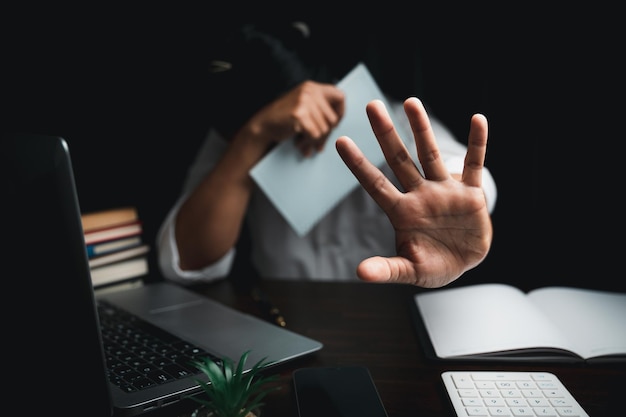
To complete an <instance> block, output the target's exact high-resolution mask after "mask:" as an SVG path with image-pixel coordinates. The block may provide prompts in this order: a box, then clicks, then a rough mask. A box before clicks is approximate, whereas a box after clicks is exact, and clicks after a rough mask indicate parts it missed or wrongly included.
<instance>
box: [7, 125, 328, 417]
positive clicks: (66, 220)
mask: <svg viewBox="0 0 626 417" xmlns="http://www.w3.org/2000/svg"><path fill="white" fill-rule="evenodd" d="M1 146H2V150H1V152H0V162H1V163H0V166H2V168H1V169H2V173H3V175H2V183H3V185H4V186H3V187H2V189H3V191H4V196H3V200H2V208H3V212H2V213H3V216H2V219H3V220H4V223H5V224H4V225H3V229H4V230H3V232H4V233H3V238H4V245H3V246H4V248H5V249H4V250H3V252H2V260H3V263H4V268H5V269H4V270H5V273H4V274H3V279H2V290H3V291H2V294H3V295H4V297H5V302H4V303H2V308H3V313H4V314H3V318H4V325H3V329H4V330H5V332H4V335H3V340H4V342H5V343H4V348H3V350H4V352H5V358H6V359H8V360H9V361H12V364H13V365H15V371H12V372H10V373H9V374H10V375H11V377H12V378H11V379H9V380H7V382H8V384H7V386H9V390H10V392H9V393H6V398H9V399H10V400H11V402H12V404H15V403H17V404H19V406H21V407H36V411H35V413H37V412H39V407H48V409H49V410H54V411H56V412H59V413H61V414H63V415H89V416H92V417H94V416H98V417H99V416H110V415H112V413H113V412H115V415H120V416H129V415H137V414H140V413H143V412H145V411H148V410H153V409H157V408H160V407H164V406H166V405H169V404H173V403H176V402H178V401H179V400H181V399H183V398H185V397H186V396H187V395H190V394H193V393H195V392H199V389H198V387H197V382H196V378H197V377H200V375H193V374H192V373H191V370H190V368H189V367H188V365H189V361H188V360H187V359H182V360H181V359H180V358H181V357H183V355H186V354H187V353H190V352H191V353H192V354H198V353H206V354H210V355H213V356H217V357H225V356H228V357H230V358H231V359H233V360H237V359H238V357H239V356H240V355H241V354H242V353H243V352H244V351H246V350H251V354H250V356H249V357H248V363H247V365H248V366H252V365H253V364H254V363H256V362H257V361H258V360H260V359H261V358H265V357H267V359H268V360H269V361H271V362H273V365H274V366H275V365H279V364H282V363H284V362H286V361H290V360H293V359H295V358H298V357H301V356H303V355H307V354H310V353H313V352H315V351H317V350H319V349H321V348H322V344H321V343H320V342H318V341H316V340H313V339H310V338H307V337H305V336H303V335H300V334H296V333H293V332H291V331H289V330H287V329H285V328H281V327H279V326H276V325H273V324H270V323H269V322H266V321H264V320H261V319H259V318H256V317H254V316H250V315H247V314H243V313H241V312H239V311H237V310H234V309H232V308H229V307H227V306H224V305H222V304H219V303H217V302H215V301H213V300H211V299H209V298H207V297H204V296H202V295H200V294H197V293H195V292H193V291H191V290H188V289H185V288H182V287H180V286H177V285H172V284H168V283H166V282H163V281H159V282H155V283H149V284H145V285H142V286H139V287H137V288H132V289H126V290H121V291H113V292H106V293H103V294H102V295H100V294H98V295H96V294H94V291H93V287H92V283H91V278H90V275H89V265H88V259H87V251H86V247H85V242H84V237H83V230H82V225H81V219H80V209H79V204H78V197H77V192H76V188H75V184H74V176H73V172H72V166H71V161H70V157H69V151H68V145H67V143H66V141H65V140H63V139H62V138H60V137H50V136H41V135H18V134H12V135H4V136H3V137H2V142H1ZM38 248H44V249H38ZM104 301H106V302H107V303H108V304H107V306H106V307H104V308H103V310H101V311H103V312H102V313H101V315H99V314H98V308H101V306H100V303H102V302H104ZM114 309H121V310H123V311H124V312H126V313H130V314H133V315H135V316H136V318H135V321H137V320H139V321H141V322H142V323H143V326H144V328H145V327H151V328H154V327H158V328H160V337H159V342H164V343H169V344H168V345H167V346H168V347H167V349H166V348H164V347H163V346H164V344H159V346H160V347H159V348H158V349H157V348H155V349H154V350H155V351H157V350H158V351H159V352H160V353H164V356H166V358H167V359H169V360H170V362H169V363H164V364H163V365H162V367H161V368H159V369H155V370H154V371H155V372H153V374H152V376H151V378H152V379H151V380H149V379H140V378H139V377H136V378H135V379H131V380H130V382H129V381H128V380H125V381H124V380H122V377H120V374H126V375H131V374H133V375H134V373H135V370H136V369H134V368H132V367H133V366H135V365H132V364H131V363H130V362H123V363H120V362H119V361H120V360H119V359H118V360H117V361H115V363H116V364H117V366H118V367H117V368H116V370H115V371H112V370H111V369H107V367H106V365H107V364H110V363H112V362H114V360H113V359H112V355H113V353H114V350H120V349H119V348H115V349H111V348H110V345H108V344H107V349H106V350H105V349H104V345H103V343H102V341H103V332H102V331H101V330H102V329H101V326H104V324H105V322H107V323H108V322H109V321H111V320H112V319H113V313H112V312H113V310H114ZM165 332H168V333H169V334H170V335H169V336H168V337H165V336H164V335H165ZM166 339H167V340H166ZM172 340H177V342H176V343H174V342H173V341H172ZM107 343H109V342H107ZM155 345H156V343H155ZM124 346H125V347H128V348H129V351H130V350H134V351H139V350H140V349H131V348H130V344H129V343H126V344H125V345H124ZM142 349H143V348H142ZM154 355H155V352H152V353H145V352H144V357H145V358H146V359H147V358H148V356H154ZM163 361H165V360H164V359H163ZM137 368H138V367H137ZM119 369H123V370H124V371H122V372H118V370H119ZM7 375H8V374H7ZM114 375H115V378H109V376H111V377H112V376H114ZM112 379H114V380H115V383H112V382H111V380H112ZM82 407H85V408H82ZM30 411H33V410H32V409H30Z"/></svg>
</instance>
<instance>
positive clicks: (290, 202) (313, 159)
mask: <svg viewBox="0 0 626 417" xmlns="http://www.w3.org/2000/svg"><path fill="white" fill-rule="evenodd" d="M337 87H339V88H340V89H341V90H342V91H343V92H344V94H345V98H346V103H345V112H344V116H343V118H342V120H341V122H340V123H339V124H338V125H337V127H336V128H335V129H334V130H333V131H332V132H331V134H330V137H329V139H328V142H327V143H326V144H325V146H324V149H323V150H322V151H321V152H318V153H317V154H314V155H313V156H310V157H306V158H305V157H304V156H302V154H301V153H300V151H298V149H297V148H296V147H295V144H294V140H286V141H284V142H281V143H280V144H279V145H278V146H276V148H274V149H273V150H272V151H271V152H270V153H268V154H267V155H266V156H265V157H264V158H263V159H262V160H261V161H259V162H258V163H257V164H256V165H255V166H254V167H253V168H252V170H251V171H250V175H251V176H252V178H253V179H254V181H255V182H256V183H257V184H258V185H259V187H260V188H261V189H263V191H264V192H265V193H266V195H267V197H268V198H269V199H270V200H271V201H272V203H273V204H274V205H275V206H276V208H277V209H278V211H279V212H280V213H281V214H282V215H283V216H284V218H285V219H286V220H287V222H288V223H289V224H290V225H291V226H292V227H293V229H294V230H295V232H296V233H297V234H298V235H299V236H304V235H306V234H307V233H308V232H309V231H310V230H311V228H312V227H313V226H315V224H317V222H318V221H319V220H320V219H322V218H323V217H324V216H325V215H326V214H327V213H328V212H329V211H330V210H331V209H332V208H333V207H335V205H337V203H339V202H340V201H341V199H343V198H344V197H345V196H346V195H347V194H348V193H349V192H350V191H352V190H353V189H354V187H356V186H357V185H358V184H359V183H358V181H357V179H356V178H355V177H354V175H352V172H350V170H349V169H348V167H347V166H346V165H345V164H344V162H343V160H342V159H341V157H340V156H339V153H337V150H336V149H335V141H336V140H337V138H339V137H340V136H344V135H345V136H349V137H350V138H351V139H352V140H353V141H354V142H355V143H356V144H357V145H358V146H359V148H360V149H361V151H362V152H363V153H364V154H365V156H366V157H367V159H369V160H370V162H372V163H373V164H374V165H376V166H379V167H380V166H381V164H382V163H384V162H385V157H384V155H383V153H382V151H381V149H380V146H379V144H378V141H377V140H376V136H375V135H374V133H373V132H372V129H371V126H370V123H369V119H368V118H367V114H366V112H365V106H366V104H367V103H368V102H370V101H371V100H373V99H379V100H381V101H383V102H384V103H385V106H387V108H388V109H389V105H388V103H387V101H386V99H385V96H384V95H383V93H382V92H381V91H380V89H379V87H378V85H377V84H376V81H375V80H374V78H373V77H372V75H371V74H370V72H369V71H368V69H367V67H366V66H365V65H364V64H363V63H360V64H358V65H357V66H356V67H355V68H354V69H353V70H352V71H351V72H350V73H348V75H346V76H345V77H344V78H343V79H342V80H341V81H340V82H339V83H338V84H337ZM390 113H391V112H390ZM392 118H393V115H392ZM394 124H395V125H396V127H398V124H397V123H396V122H395V120H394ZM398 128H399V127H398ZM399 133H400V134H401V135H402V134H403V132H399ZM402 137H403V139H405V138H406V136H404V135H403V136H402Z"/></svg>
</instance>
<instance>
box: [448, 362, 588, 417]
mask: <svg viewBox="0 0 626 417" xmlns="http://www.w3.org/2000/svg"><path fill="white" fill-rule="evenodd" d="M441 378H442V379H443V384H444V386H445V388H446V391H447V392H448V396H449V398H450V402H451V403H452V407H453V408H454V411H455V412H456V415H457V417H476V416H485V417H486V416H488V417H493V416H511V417H518V416H521V417H523V416H533V417H536V416H542V417H548V416H550V417H589V414H587V413H586V412H585V410H583V408H582V407H581V406H580V404H579V403H578V401H576V399H575V398H574V397H573V396H572V394H570V392H569V391H568V390H567V388H565V386H564V385H563V384H562V383H561V381H560V380H559V378H557V377H556V375H554V374H552V373H549V372H508V371H507V372H490V371H446V372H444V373H442V374H441Z"/></svg>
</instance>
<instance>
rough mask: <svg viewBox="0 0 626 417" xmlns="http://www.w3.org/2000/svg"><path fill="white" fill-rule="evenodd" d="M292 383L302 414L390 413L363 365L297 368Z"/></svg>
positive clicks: (358, 416) (376, 416) (362, 416)
mask: <svg viewBox="0 0 626 417" xmlns="http://www.w3.org/2000/svg"><path fill="white" fill-rule="evenodd" d="M293 384H294V388H295V393H296V405H297V408H298V416H299V417H320V416H324V417H388V416H387V411H386V410H385V407H384V405H383V403H382V401H381V399H380V396H379V394H378V390H377V389H376V385H374V381H373V380H372V376H371V374H370V372H369V370H368V369H367V368H366V367H364V366H340V367H319V368H300V369H296V370H295V371H294V372H293Z"/></svg>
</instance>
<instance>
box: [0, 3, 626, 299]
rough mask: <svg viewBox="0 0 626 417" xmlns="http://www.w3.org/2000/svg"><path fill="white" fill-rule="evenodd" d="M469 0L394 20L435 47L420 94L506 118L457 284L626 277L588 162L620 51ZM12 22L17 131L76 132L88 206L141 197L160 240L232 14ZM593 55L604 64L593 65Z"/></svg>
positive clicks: (406, 42) (394, 38) (111, 14)
mask: <svg viewBox="0 0 626 417" xmlns="http://www.w3.org/2000/svg"><path fill="white" fill-rule="evenodd" d="M465 7H467V10H459V9H458V8H457V9H456V10H454V13H451V11H450V9H446V8H445V7H442V8H440V9H439V8H434V7H431V8H428V9H424V11H423V13H421V14H420V16H419V17H415V19H412V18H411V19H407V18H406V16H405V17H404V18H403V19H400V20H395V21H394V23H393V24H390V23H387V24H388V25H389V29H390V31H389V39H390V42H389V48H390V49H391V50H392V51H397V52H395V53H397V54H404V53H405V51H413V50H414V48H415V47H416V46H417V45H418V44H419V48H420V50H421V59H422V64H423V73H422V74H421V77H422V79H423V81H424V85H423V88H417V87H416V86H414V85H407V90H406V91H407V94H406V95H407V96H408V95H410V94H419V95H420V96H421V97H422V98H423V100H424V101H425V102H426V103H428V104H429V105H430V106H431V107H432V109H433V111H434V113H435V114H436V115H437V116H438V117H439V118H440V119H442V120H443V121H444V123H445V124H446V125H448V126H449V127H450V128H451V129H452V130H453V132H454V133H455V134H456V135H457V137H459V138H460V139H461V140H465V138H466V135H467V132H468V126H469V119H470V117H471V115H472V114H473V113H475V112H482V113H484V114H485V115H486V116H487V117H488V119H489V122H490V133H489V145H488V155H487V162H486V165H487V167H488V168H489V169H490V170H491V172H492V174H493V176H494V178H495V180H496V183H497V186H498V193H499V194H498V201H497V205H496V209H495V212H494V213H493V224H494V241H493V247H492V251H491V253H490V254H489V256H488V258H487V259H486V260H485V261H484V263H483V264H481V265H480V266H478V267H477V268H475V269H474V270H472V271H470V272H468V273H467V274H466V276H465V277H464V278H463V279H462V280H459V281H457V282H456V283H455V284H453V285H464V284H468V283H475V282H482V281H500V282H511V283H515V284H516V285H518V286H520V287H522V288H524V289H529V288H532V287H536V286H543V285H550V284H563V285H579V286H585V287H592V288H616V287H618V288H620V289H622V288H624V284H623V283H622V281H623V280H622V278H621V277H616V276H615V274H614V271H615V270H616V268H617V264H618V261H619V256H621V254H620V253H619V252H620V249H621V247H622V246H623V245H621V244H619V243H618V244H615V243H614V241H613V240H609V239H606V238H605V234H606V232H607V230H612V231H613V232H616V231H620V230H621V228H620V227H618V223H619V224H621V221H619V222H617V221H607V217H608V216H610V215H611V214H615V213H614V212H615V210H614V209H613V207H614V206H613V204H612V197H607V194H609V195H610V196H612V195H613V194H612V193H605V192H603V191H600V189H601V187H602V186H603V184H605V183H603V181H598V180H597V179H596V180H592V178H591V177H590V175H591V174H592V173H596V172H597V168H596V165H593V167H594V169H593V170H592V169H591V168H587V165H586V164H587V162H588V161H589V159H594V160H595V161H594V162H595V163H596V164H597V160H598V159H602V158H604V153H606V150H605V149H603V147H601V146H600V145H598V146H595V147H593V149H592V147H591V146H590V145H589V143H590V139H594V137H593V135H594V134H595V133H596V130H595V129H596V124H597V123H596V121H595V120H589V119H593V117H594V116H592V115H591V114H589V112H588V109H586V108H585V105H586V106H589V104H590V102H591V103H594V107H597V105H598V104H601V102H600V101H594V100H593V99H594V98H595V97H596V94H595V93H596V92H597V90H598V89H599V88H601V87H600V86H601V85H603V83H609V82H607V81H606V80H605V79H604V77H606V76H607V74H606V72H605V71H602V75H601V76H600V75H599V72H598V68H605V67H610V66H611V61H612V59H613V58H612V55H611V54H606V53H604V50H603V49H598V48H596V45H595V44H594V43H593V42H592V41H590V39H589V38H588V37H584V36H583V37H580V36H578V35H579V33H578V32H577V31H576V30H572V31H571V32H570V30H569V28H566V29H561V30H559V31H557V32H554V31H553V30H546V25H545V23H546V20H549V16H545V15H542V16H540V17H536V16H534V15H533V16H532V18H531V19H530V20H528V19H524V20H523V24H519V23H512V22H513V21H514V19H512V13H513V14H515V13H516V12H515V11H508V12H506V13H503V12H500V11H497V10H496V11H494V10H489V12H490V13H487V11H488V10H487V9H481V8H480V7H477V6H476V7H471V8H470V7H469V6H465ZM519 13H523V12H519ZM518 17H520V16H518ZM524 17H526V18H528V17H529V16H524ZM4 20H5V21H6V22H5V25H3V33H2V35H3V36H2V53H3V65H2V66H3V75H2V94H1V97H0V99H1V100H2V104H3V105H2V108H3V109H4V110H3V114H2V129H3V130H5V131H27V132H33V133H45V134H51V135H60V136H63V137H64V138H65V139H66V140H67V141H68V143H69V146H70V152H71V154H72V158H73V164H74V169H75V174H76V182H77V187H78V192H79V198H80V203H81V209H82V210H83V212H86V211H93V210H100V209H105V208H109V207H115V206H120V205H134V206H137V207H138V209H139V212H140V216H141V218H142V220H143V222H144V226H145V235H144V237H145V240H146V241H148V242H149V243H150V244H151V245H152V247H153V248H154V247H155V242H154V239H155V237H156V232H157V229H158V227H159V226H160V223H161V221H162V220H163V218H164V216H165V215H166V213H167V211H168V210H169V208H170V207H171V206H172V204H173V203H174V201H175V199H176V197H177V196H178V193H179V192H180V187H181V185H182V181H183V179H184V177H185V174H186V169H187V166H188V164H190V163H191V160H192V158H193V156H194V152H195V151H196V149H197V147H198V146H199V144H200V143H201V141H202V139H203V136H204V134H205V133H206V130H207V129H208V127H209V126H210V124H211V120H210V114H208V112H207V97H209V96H210V91H209V90H208V88H207V85H206V78H205V74H206V70H207V66H208V60H207V57H206V55H205V54H203V51H205V50H206V48H207V47H208V46H207V45H208V44H210V41H211V37H213V36H219V33H220V27H221V26H220V25H222V24H223V23H224V21H221V20H220V19H218V18H215V17H213V18H211V17H210V16H209V17H207V16H206V15H202V14H201V15H198V14H197V12H196V11H184V12H182V13H169V10H165V9H163V10H140V11H130V10H123V11H121V10H110V9H105V10H78V11H77V10H73V11H71V13H70V11H63V10H58V9H54V10H41V9H40V10H36V11H35V10H29V11H20V12H15V14H12V13H11V12H7V13H4ZM347 21H348V20H344V21H342V20H341V19H336V20H333V21H332V24H342V22H343V23H345V22H347ZM382 21H387V22H388V20H385V19H382V16H381V22H382ZM381 24H383V23H381ZM391 29H393V31H392V30H391ZM394 31H395V32H394ZM581 40H585V42H581ZM589 62H593V63H594V65H593V68H595V70H594V71H591V72H590V71H589V70H587V69H584V70H583V66H582V65H581V64H585V63H589ZM587 67H589V65H587ZM402 68H403V67H402V66H401V65H398V66H397V70H398V73H402ZM405 75H406V74H405ZM590 80H592V81H590ZM395 81H397V80H394V77H393V74H392V75H390V79H388V80H384V81H382V80H381V84H385V85H387V83H391V84H392V88H398V89H399V91H402V86H398V85H397V84H394V82H395ZM605 92H606V91H605ZM237 94H240V95H241V96H242V97H244V96H245V92H237ZM598 136H600V135H598ZM594 140H595V139H594ZM605 141H606V138H605V137H604V136H602V140H601V141H600V142H597V143H598V144H602V143H604V142H605ZM594 143H596V142H594ZM609 153H610V152H609ZM590 154H592V155H594V157H591V156H590ZM599 165H600V168H602V167H603V166H604V164H603V163H600V164H599ZM606 175H607V176H610V174H609V173H608V172H606ZM607 200H611V201H607ZM608 207H611V209H606V210H605V208H608ZM44 209H45V207H42V210H44ZM612 218H615V217H612ZM607 223H610V224H609V225H607ZM611 226H613V227H611ZM155 255H156V253H155V251H154V250H153V251H152V253H151V262H152V270H153V271H156V264H155V263H154V261H155V258H154V256H155Z"/></svg>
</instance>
